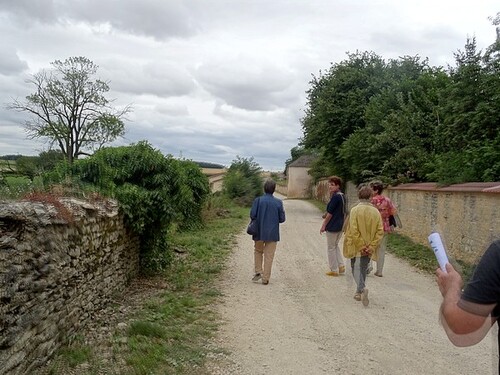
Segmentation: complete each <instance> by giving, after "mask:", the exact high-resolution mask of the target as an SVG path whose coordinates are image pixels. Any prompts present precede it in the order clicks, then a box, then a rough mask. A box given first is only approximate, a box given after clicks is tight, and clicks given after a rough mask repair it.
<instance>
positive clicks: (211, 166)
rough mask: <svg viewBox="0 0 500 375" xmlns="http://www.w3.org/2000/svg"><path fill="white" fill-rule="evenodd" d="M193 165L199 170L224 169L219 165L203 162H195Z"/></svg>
mask: <svg viewBox="0 0 500 375" xmlns="http://www.w3.org/2000/svg"><path fill="white" fill-rule="evenodd" d="M194 163H196V164H198V166H199V167H200V168H212V169H224V168H225V167H224V166H223V165H220V164H214V163H207V162H204V161H195V162H194Z"/></svg>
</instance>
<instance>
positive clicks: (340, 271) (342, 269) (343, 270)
mask: <svg viewBox="0 0 500 375" xmlns="http://www.w3.org/2000/svg"><path fill="white" fill-rule="evenodd" d="M344 273H345V266H339V274H341V275H343V274H344Z"/></svg>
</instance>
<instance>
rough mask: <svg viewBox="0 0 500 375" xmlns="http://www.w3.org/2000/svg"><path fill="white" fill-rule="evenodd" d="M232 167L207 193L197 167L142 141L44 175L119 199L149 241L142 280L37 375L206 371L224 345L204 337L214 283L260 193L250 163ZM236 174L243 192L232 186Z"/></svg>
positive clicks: (213, 324) (210, 322)
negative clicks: (216, 190) (219, 188)
mask: <svg viewBox="0 0 500 375" xmlns="http://www.w3.org/2000/svg"><path fill="white" fill-rule="evenodd" d="M229 170H230V174H229V176H230V177H229V178H228V182H227V183H226V184H225V186H224V191H223V192H222V193H216V194H211V193H209V191H208V189H207V186H208V185H207V184H206V178H205V177H204V176H200V175H199V173H200V172H199V167H196V168H195V167H194V166H193V164H192V163H191V162H187V161H179V160H173V159H171V158H170V157H164V156H163V155H161V154H160V153H159V152H158V151H157V150H154V149H153V148H152V147H151V146H150V145H149V144H147V143H146V142H143V143H140V144H137V145H132V146H128V147H118V148H112V149H111V148H110V149H102V150H100V151H99V152H97V153H96V154H94V156H92V157H90V158H87V159H84V160H81V161H79V160H76V161H74V162H73V164H72V165H69V164H68V163H67V162H62V163H61V164H60V165H58V166H56V167H55V168H54V169H53V170H52V171H50V173H48V174H44V175H43V176H42V177H43V181H44V183H45V184H46V185H45V186H52V187H54V186H59V188H62V189H63V191H64V192H66V193H67V192H68V191H71V192H73V193H75V192H78V194H79V195H82V196H84V197H85V196H86V197H89V196H93V195H95V194H105V195H104V196H112V197H114V198H116V199H118V200H119V202H120V205H121V207H122V208H123V210H124V212H125V215H126V219H127V220H128V222H129V224H130V225H131V226H132V227H133V229H134V230H137V231H139V233H142V234H147V236H153V239H154V241H152V240H151V238H149V237H146V238H144V237H141V239H142V241H141V243H142V244H143V246H142V248H141V256H142V259H143V261H142V262H141V276H140V277H139V278H138V279H137V280H135V281H134V282H133V283H132V285H131V287H129V288H128V292H127V293H126V294H125V295H124V296H121V297H118V296H117V297H116V298H115V300H114V303H113V305H112V306H110V307H109V308H108V309H106V311H104V312H96V316H95V318H94V319H93V322H91V323H90V325H91V327H89V328H88V329H86V330H85V331H82V332H80V334H79V335H78V336H76V337H68V338H67V342H66V344H65V345H63V346H62V347H61V348H60V349H59V350H58V351H57V353H56V355H55V357H54V358H53V360H51V361H50V363H48V364H47V365H46V366H45V367H44V368H43V369H42V370H41V373H43V374H51V375H60V374H75V375H76V374H120V375H127V374H130V375H137V374H139V375H142V374H144V375H146V374H199V375H203V374H206V373H208V372H207V370H206V368H207V367H206V366H207V364H208V363H209V362H210V360H211V358H215V357H216V356H217V355H218V354H219V353H220V350H221V349H220V348H218V347H217V346H214V345H211V341H210V339H211V338H212V337H213V335H214V333H215V332H216V331H217V328H218V325H219V321H218V316H217V313H216V303H217V301H218V298H219V297H220V296H221V292H220V290H219V289H218V286H217V285H218V283H217V282H216V281H217V278H218V277H219V275H220V273H221V271H222V270H223V269H224V264H225V261H226V259H227V257H228V256H229V254H230V252H231V249H232V245H233V244H234V242H235V235H236V234H237V233H240V232H241V230H242V228H243V227H244V225H245V224H246V223H247V221H248V210H249V207H248V205H247V204H246V203H247V202H251V201H252V199H253V198H254V197H255V196H256V195H258V194H260V193H261V190H262V181H261V179H260V172H261V169H260V167H259V166H258V165H257V164H256V163H255V162H253V160H252V159H244V158H237V159H236V160H235V161H234V162H233V164H232V166H231V167H230V168H229ZM231 176H233V177H231ZM234 176H238V178H239V181H240V183H241V185H242V186H245V187H246V188H245V189H242V190H238V189H236V188H235V184H234V182H235V180H234ZM70 188H71V189H70ZM49 190H50V189H49ZM47 194H49V193H47ZM41 196H42V198H43V194H41ZM99 196H100V195H99ZM51 199H52V198H51ZM167 201H168V205H167V206H166V205H165V204H166V202H167ZM186 206H187V207H186ZM163 211H164V212H163ZM165 215H166V216H165ZM139 224H140V225H139ZM167 224H168V225H167ZM150 227H154V228H155V231H150V229H149V228H150ZM102 332H105V333H107V334H102Z"/></svg>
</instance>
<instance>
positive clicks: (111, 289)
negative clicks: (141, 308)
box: [0, 198, 139, 375]
mask: <svg viewBox="0 0 500 375" xmlns="http://www.w3.org/2000/svg"><path fill="white" fill-rule="evenodd" d="M61 203H63V204H64V206H65V207H66V208H67V209H68V210H69V211H70V212H71V213H72V215H71V216H72V219H71V220H69V221H68V220H65V219H62V218H61V215H60V212H59V211H58V210H57V209H56V208H55V207H54V206H53V205H50V204H47V203H37V202H0V374H2V375H3V374H9V375H11V374H16V375H17V374H31V373H36V369H37V368H38V367H40V366H42V365H44V364H45V363H46V362H47V360H49V359H50V358H51V357H52V356H53V354H54V353H55V351H56V350H57V349H58V348H59V347H60V346H61V345H62V344H63V343H64V342H66V341H67V340H69V339H71V338H73V337H74V336H75V334H76V333H77V332H78V331H79V330H81V329H83V328H84V327H85V325H86V323H87V322H89V321H90V320H91V319H92V316H93V314H94V312H95V311H97V310H99V309H101V308H103V307H104V306H105V305H106V304H107V303H109V302H110V300H111V298H112V297H113V296H116V294H117V293H120V292H122V291H123V290H124V288H125V286H126V284H127V283H128V282H129V281H130V280H131V279H132V278H133V277H135V276H136V275H137V273H138V272H139V239H138V237H137V236H135V235H133V234H132V233H131V232H130V231H129V230H128V228H127V227H126V226H125V225H124V222H123V216H122V215H121V214H120V213H119V210H118V205H117V204H116V202H114V201H105V202H100V203H96V204H90V203H88V202H85V201H81V200H77V199H68V198H66V199H63V200H61Z"/></svg>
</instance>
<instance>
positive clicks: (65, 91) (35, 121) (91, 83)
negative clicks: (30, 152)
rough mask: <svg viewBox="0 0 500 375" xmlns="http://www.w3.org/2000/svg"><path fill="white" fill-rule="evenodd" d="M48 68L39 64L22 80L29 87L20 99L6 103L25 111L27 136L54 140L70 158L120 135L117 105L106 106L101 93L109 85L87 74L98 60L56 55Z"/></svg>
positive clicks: (121, 127)
mask: <svg viewBox="0 0 500 375" xmlns="http://www.w3.org/2000/svg"><path fill="white" fill-rule="evenodd" d="M52 66H53V69H52V70H51V71H45V70H42V71H40V72H39V73H36V74H34V75H33V76H32V78H31V79H29V80H28V83H30V84H32V85H33V86H34V87H35V92H34V93H33V94H31V95H29V96H27V97H26V100H25V101H23V102H22V101H19V100H14V101H13V103H11V104H10V105H9V108H10V109H13V110H16V111H20V112H27V113H28V114H29V115H30V116H31V118H30V119H29V120H27V121H26V123H25V128H26V131H27V133H28V137H29V138H44V139H47V140H48V141H49V143H50V144H51V145H52V144H55V145H56V146H57V147H58V148H59V149H60V150H61V152H62V153H63V154H64V155H65V157H66V159H67V160H68V162H69V163H70V164H71V163H72V162H73V160H75V159H78V157H79V156H81V155H89V152H90V151H93V150H95V149H100V148H101V147H102V146H103V145H105V144H107V143H109V142H112V141H113V140H115V139H116V138H118V137H120V136H123V134H124V131H125V130H124V123H123V121H122V118H123V116H125V114H126V113H128V112H129V111H130V110H131V108H130V107H129V106H127V107H125V108H124V109H122V110H117V109H114V108H112V107H111V106H110V100H108V99H107V98H106V97H105V94H106V93H107V92H108V91H109V85H108V83H107V82H104V81H102V80H100V79H95V80H93V76H94V75H95V74H96V73H97V69H98V66H97V65H95V64H94V63H93V62H92V61H90V60H89V59H87V58H85V57H70V58H68V59H66V60H65V61H59V60H56V61H54V62H53V63H52Z"/></svg>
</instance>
